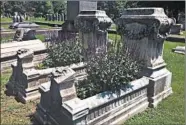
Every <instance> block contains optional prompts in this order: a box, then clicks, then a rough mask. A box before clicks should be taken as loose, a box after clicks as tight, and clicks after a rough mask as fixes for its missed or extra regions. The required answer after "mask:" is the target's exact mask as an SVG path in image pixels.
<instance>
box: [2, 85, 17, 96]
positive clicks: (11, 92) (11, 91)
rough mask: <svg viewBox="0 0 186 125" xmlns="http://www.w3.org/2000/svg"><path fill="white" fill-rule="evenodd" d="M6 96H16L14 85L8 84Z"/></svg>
mask: <svg viewBox="0 0 186 125" xmlns="http://www.w3.org/2000/svg"><path fill="white" fill-rule="evenodd" d="M5 94H6V95H7V96H14V95H16V92H15V91H14V87H13V84H12V83H7V84H6V91H5Z"/></svg>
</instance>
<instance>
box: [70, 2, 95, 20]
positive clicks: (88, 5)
mask: <svg viewBox="0 0 186 125" xmlns="http://www.w3.org/2000/svg"><path fill="white" fill-rule="evenodd" d="M82 10H97V2H92V1H67V20H74V19H75V18H76V16H77V15H78V14H79V12H80V11H82Z"/></svg>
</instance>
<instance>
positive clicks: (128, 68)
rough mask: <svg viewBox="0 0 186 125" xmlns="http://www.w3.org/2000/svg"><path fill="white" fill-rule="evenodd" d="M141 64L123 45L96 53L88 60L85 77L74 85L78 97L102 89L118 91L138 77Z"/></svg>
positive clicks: (98, 91) (86, 95)
mask: <svg viewBox="0 0 186 125" xmlns="http://www.w3.org/2000/svg"><path fill="white" fill-rule="evenodd" d="M143 66H144V63H143V61H140V60H138V59H137V58H136V59H133V58H131V55H130V53H128V52H127V51H126V49H125V47H121V45H120V44H117V47H113V49H110V51H109V52H107V54H106V55H105V54H104V55H102V54H98V55H96V56H94V57H92V58H90V59H89V60H88V62H87V68H86V71H87V74H88V76H87V79H85V80H83V81H80V82H79V83H77V85H76V88H77V93H78V97H80V98H87V97H90V96H93V95H95V94H98V93H101V92H104V91H112V92H119V91H118V90H119V89H121V88H123V89H125V88H126V87H127V86H128V85H129V84H130V82H131V81H132V80H135V79H137V78H139V72H140V71H141V70H142V68H143Z"/></svg>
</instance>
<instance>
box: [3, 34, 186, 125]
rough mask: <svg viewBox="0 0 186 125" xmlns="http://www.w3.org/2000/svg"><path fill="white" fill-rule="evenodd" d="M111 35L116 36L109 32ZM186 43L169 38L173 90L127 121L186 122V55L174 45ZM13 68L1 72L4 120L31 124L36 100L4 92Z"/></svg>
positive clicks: (147, 124) (152, 124)
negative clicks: (22, 99)
mask: <svg viewBox="0 0 186 125" xmlns="http://www.w3.org/2000/svg"><path fill="white" fill-rule="evenodd" d="M109 37H110V38H112V37H114V36H113V35H109ZM177 45H184V44H183V43H176V42H165V48H164V59H165V62H166V63H167V68H168V69H169V70H170V71H171V72H172V73H173V78H172V87H173V92H174V93H173V94H172V95H171V96H169V97H168V98H167V99H165V100H163V101H162V102H161V103H160V104H159V105H158V107H157V108H154V109H151V108H148V109H147V110H146V111H145V112H143V113H140V114H138V115H136V116H134V117H133V118H131V119H129V120H128V121H126V122H125V123H124V125H181V124H184V55H180V54H176V53H173V52H172V51H171V50H172V48H174V47H176V46H177ZM10 74H11V71H9V72H8V73H4V74H1V76H2V77H1V124H2V125H4V124H7V125H8V124H30V123H31V121H30V120H31V118H30V116H31V115H32V114H33V113H34V112H35V108H36V104H37V103H38V102H39V100H37V101H31V102H29V103H27V104H21V103H19V102H17V101H16V100H15V99H14V97H8V96H6V95H5V94H4V90H5V84H6V83H7V81H8V79H9V77H10Z"/></svg>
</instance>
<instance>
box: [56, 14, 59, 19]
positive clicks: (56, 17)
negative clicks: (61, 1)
mask: <svg viewBox="0 0 186 125" xmlns="http://www.w3.org/2000/svg"><path fill="white" fill-rule="evenodd" d="M58 15H59V14H58V13H56V21H58V20H59V17H58Z"/></svg>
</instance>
